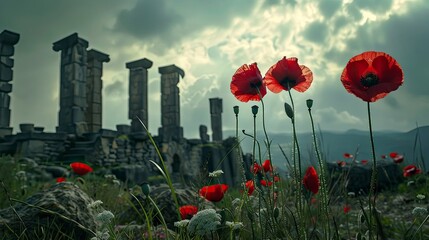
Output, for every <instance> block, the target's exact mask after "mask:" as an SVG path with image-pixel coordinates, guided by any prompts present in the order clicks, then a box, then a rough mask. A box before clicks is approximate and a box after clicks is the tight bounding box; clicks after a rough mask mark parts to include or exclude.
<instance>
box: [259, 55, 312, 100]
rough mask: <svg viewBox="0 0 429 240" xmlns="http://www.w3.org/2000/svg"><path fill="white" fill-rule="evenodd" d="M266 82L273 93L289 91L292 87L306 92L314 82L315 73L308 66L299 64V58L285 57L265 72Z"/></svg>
mask: <svg viewBox="0 0 429 240" xmlns="http://www.w3.org/2000/svg"><path fill="white" fill-rule="evenodd" d="M264 82H265V84H266V85H267V87H268V89H270V90H271V92H273V93H279V92H281V91H282V90H285V91H289V89H290V88H293V89H295V90H296V91H298V92H305V91H306V90H307V89H308V88H309V87H310V85H311V83H312V82H313V73H312V72H311V70H310V69H309V68H308V67H306V66H304V65H299V64H298V58H294V57H292V58H286V57H283V58H282V59H281V60H279V61H278V62H277V63H276V64H274V65H273V66H271V68H270V69H269V70H268V72H267V73H266V74H265V77H264Z"/></svg>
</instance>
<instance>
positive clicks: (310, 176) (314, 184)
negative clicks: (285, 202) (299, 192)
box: [302, 166, 320, 194]
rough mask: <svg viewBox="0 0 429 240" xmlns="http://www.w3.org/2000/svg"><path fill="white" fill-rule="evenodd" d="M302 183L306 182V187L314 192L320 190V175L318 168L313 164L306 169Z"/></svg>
mask: <svg viewBox="0 0 429 240" xmlns="http://www.w3.org/2000/svg"><path fill="white" fill-rule="evenodd" d="M302 183H303V184H304V187H305V188H306V189H307V190H309V191H311V192H312V193H314V194H317V193H318V192H319V186H320V181H319V176H318V175H317V172H316V169H315V168H314V167H313V166H310V167H308V168H307V170H306V171H305V175H304V179H303V180H302Z"/></svg>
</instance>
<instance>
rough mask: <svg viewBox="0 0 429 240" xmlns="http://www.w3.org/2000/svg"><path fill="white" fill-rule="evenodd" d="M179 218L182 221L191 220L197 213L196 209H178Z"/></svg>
mask: <svg viewBox="0 0 429 240" xmlns="http://www.w3.org/2000/svg"><path fill="white" fill-rule="evenodd" d="M179 212H180V216H181V217H182V220H183V219H191V218H192V216H194V215H195V214H196V213H197V212H198V207H197V206H194V205H185V206H181V207H179Z"/></svg>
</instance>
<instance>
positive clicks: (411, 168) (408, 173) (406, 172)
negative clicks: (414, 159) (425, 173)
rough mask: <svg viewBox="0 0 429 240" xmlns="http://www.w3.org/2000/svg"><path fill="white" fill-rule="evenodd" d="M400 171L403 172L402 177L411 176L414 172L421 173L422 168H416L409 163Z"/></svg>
mask: <svg viewBox="0 0 429 240" xmlns="http://www.w3.org/2000/svg"><path fill="white" fill-rule="evenodd" d="M402 172H403V175H404V177H411V176H414V175H416V174H419V173H421V172H422V170H420V169H419V168H417V167H416V166H415V165H413V164H411V165H408V166H406V167H404V169H403V171H402Z"/></svg>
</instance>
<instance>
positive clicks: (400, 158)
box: [392, 154, 404, 163]
mask: <svg viewBox="0 0 429 240" xmlns="http://www.w3.org/2000/svg"><path fill="white" fill-rule="evenodd" d="M392 159H393V162H395V163H401V162H403V161H404V155H400V154H398V155H396V156H395V157H394V158H392Z"/></svg>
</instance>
